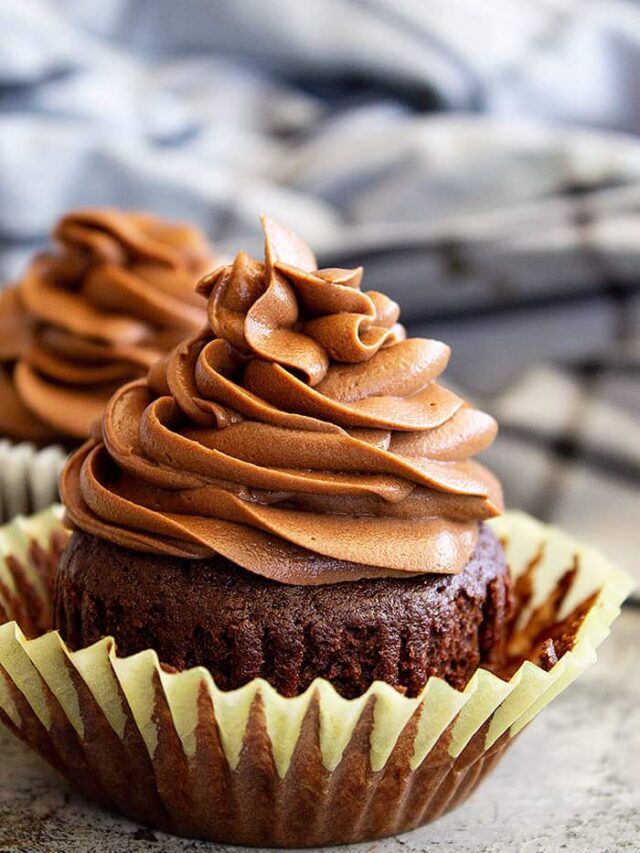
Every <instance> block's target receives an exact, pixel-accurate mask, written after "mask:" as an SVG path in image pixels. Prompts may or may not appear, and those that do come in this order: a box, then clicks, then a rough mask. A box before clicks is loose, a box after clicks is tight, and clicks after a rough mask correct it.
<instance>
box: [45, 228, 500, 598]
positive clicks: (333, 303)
mask: <svg viewBox="0 0 640 853" xmlns="http://www.w3.org/2000/svg"><path fill="white" fill-rule="evenodd" d="M263 225H264V232H265V243H266V250H265V261H264V263H258V262H257V261H254V260H251V259H250V258H248V257H247V256H246V255H245V254H243V253H240V254H239V255H238V256H237V257H236V259H235V261H234V262H233V264H231V265H229V266H224V267H221V268H220V269H217V270H216V271H215V272H213V273H212V274H211V275H209V276H208V277H206V278H204V279H203V280H202V281H201V282H200V285H199V287H198V289H199V291H200V292H201V293H203V294H205V295H207V296H208V299H209V302H208V317H209V328H207V329H205V330H204V331H203V332H201V333H200V334H198V335H195V336H193V337H191V338H190V339H188V340H187V341H185V342H184V343H183V344H181V345H179V346H178V347H177V348H176V349H175V350H174V351H173V352H172V353H171V355H170V356H169V357H168V358H165V359H164V360H163V361H162V362H160V363H158V364H156V365H155V366H154V367H153V368H152V369H151V371H150V372H149V375H148V379H147V381H137V382H133V383H129V384H128V385H126V386H124V387H123V388H121V389H120V390H119V391H117V392H116V394H115V395H114V396H113V397H112V399H111V401H110V402H109V405H108V407H107V409H106V411H105V415H104V418H103V429H102V440H101V441H97V440H96V441H90V442H88V443H87V444H85V445H84V446H83V447H82V448H81V449H80V450H79V451H77V453H76V454H75V455H74V456H73V457H72V458H71V460H70V461H69V463H68V465H67V468H66V469H65V472H64V474H63V477H62V484H61V487H62V492H63V497H64V500H65V503H66V506H67V509H68V513H69V516H70V518H71V519H72V521H73V522H74V523H75V524H77V525H78V526H79V527H81V528H83V529H84V530H86V531H88V532H90V533H94V534H95V535H97V536H100V537H103V538H107V539H110V540H112V541H115V542H117V543H119V544H121V545H123V546H126V547H129V548H133V549H137V550H142V551H150V552H155V553H158V554H173V555H179V556H183V557H203V558H204V557H208V556H211V555H214V554H221V555H223V556H225V557H227V558H229V559H230V560H232V561H234V562H235V563H237V564H239V565H240V566H243V567H244V568H245V569H248V570H249V571H252V572H254V573H257V574H260V575H264V576H265V577H268V578H272V579H274V580H277V581H281V582H285V583H296V584H319V583H328V582H338V581H346V580H354V579H357V578H362V577H379V576H389V575H402V574H409V575H410V574H415V573H425V572H443V573H455V572H457V571H459V570H460V569H461V568H462V567H463V566H464V565H465V563H466V562H467V561H468V559H469V557H470V555H471V553H472V551H473V548H474V546H475V543H476V540H477V536H478V529H479V524H478V522H479V521H480V520H482V519H485V518H488V517H490V516H492V515H495V514H497V513H498V512H500V510H501V505H502V497H501V490H500V486H499V484H498V482H497V481H496V480H495V478H494V477H493V476H492V475H491V474H490V473H489V472H488V471H487V470H486V469H485V468H484V467H482V466H481V465H480V464H479V463H477V462H475V461H474V460H472V459H471V458H470V457H471V456H473V455H474V454H476V453H478V452H480V451H481V450H483V449H484V448H485V447H487V445H488V444H490V443H491V441H492V440H493V438H494V436H495V433H496V424H495V422H494V421H493V419H492V418H490V417H489V416H488V415H486V414H484V413H482V412H480V411H477V410H475V409H473V408H472V407H470V406H469V405H467V404H466V403H465V402H464V401H463V400H462V399H461V398H460V397H458V396H457V395H456V394H454V393H452V392H451V391H449V390H447V389H446V388H443V387H442V386H441V385H439V384H438V383H437V381H436V380H437V378H438V376H439V375H440V374H441V373H442V371H443V370H444V369H445V367H446V364H447V361H448V358H449V348H448V347H447V346H446V345H445V344H442V343H440V342H438V341H434V340H422V339H409V340H407V339H406V338H405V332H404V329H403V327H402V326H401V325H399V323H398V317H399V309H398V306H397V305H396V304H395V303H394V302H393V301H392V300H391V299H389V298H387V297H386V296H384V295H383V294H381V293H375V292H368V293H365V292H363V291H362V290H361V288H360V285H361V280H362V270H361V269H356V270H338V269H323V270H318V269H317V263H316V260H315V258H314V256H313V254H312V252H311V251H310V250H309V249H308V248H307V247H306V246H305V245H304V244H303V243H302V242H301V241H300V240H299V239H298V238H296V237H295V236H293V235H292V234H290V233H288V232H287V231H285V230H284V229H283V228H281V227H279V226H278V225H276V224H275V223H274V222H271V221H270V220H268V219H265V220H264V222H263Z"/></svg>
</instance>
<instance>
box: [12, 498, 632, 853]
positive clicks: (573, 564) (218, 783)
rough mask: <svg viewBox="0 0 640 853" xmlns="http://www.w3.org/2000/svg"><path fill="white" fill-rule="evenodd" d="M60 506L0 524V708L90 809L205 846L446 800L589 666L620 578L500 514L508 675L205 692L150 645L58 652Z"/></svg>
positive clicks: (365, 828) (345, 834)
mask: <svg viewBox="0 0 640 853" xmlns="http://www.w3.org/2000/svg"><path fill="white" fill-rule="evenodd" d="M60 517H61V516H60V510H59V509H57V508H54V509H50V510H48V511H45V512H44V513H41V514H40V515H38V516H34V517H32V518H28V519H27V518H19V519H15V520H14V521H13V522H12V523H11V524H9V525H7V526H5V527H4V528H1V529H0V553H1V554H2V558H1V559H0V622H2V621H4V624H2V625H1V626H0V718H2V720H3V722H5V724H6V725H8V726H9V727H10V728H11V729H12V730H13V731H14V732H15V733H16V734H18V735H19V736H20V737H21V738H22V739H23V740H24V741H25V742H26V743H28V744H29V745H30V746H32V747H33V748H34V749H36V750H37V751H38V752H40V754H42V755H43V756H44V757H45V758H46V759H47V760H48V761H49V762H50V763H51V764H53V765H54V766H55V767H56V768H57V769H58V770H59V771H60V772H61V773H63V774H64V775H65V776H66V777H67V778H68V779H69V780H70V781H71V782H72V783H73V784H74V785H76V786H77V787H79V788H80V789H81V790H82V791H84V793H85V794H87V795H88V796H90V797H92V798H93V799H95V800H97V801H98V802H100V803H102V804H104V805H106V806H108V807H111V808H115V809H118V810H120V811H121V812H123V813H125V814H126V815H128V816H129V817H132V818H134V819H136V820H138V821H141V822H143V823H148V824H151V825H153V826H155V827H158V828H160V829H164V830H168V831H171V832H174V833H178V834H181V835H187V836H194V837H201V838H207V839H210V840H215V841H223V842H232V843H240V844H249V845H256V846H284V847H303V846H316V845H325V844H334V843H344V842H353V841H363V840H368V839H373V838H378V837H381V836H385V835H390V834H394V833H397V832H401V831H404V830H407V829H410V828H413V827H416V826H419V825H421V824H423V823H426V822H427V821H430V820H433V819H435V818H436V817H438V816H439V815H441V814H443V813H444V812H445V811H448V810H449V809H451V808H453V807H454V806H455V805H457V804H458V803H460V802H462V801H463V800H464V799H465V798H466V797H467V796H468V795H469V794H470V793H471V792H472V791H473V790H474V789H475V787H476V786H477V785H478V784H479V782H480V781H481V780H482V779H483V778H484V776H486V774H487V773H488V772H489V771H490V770H491V768H492V767H493V766H494V765H495V763H496V762H497V761H498V759H499V758H500V756H501V755H502V753H503V752H504V750H505V749H506V748H507V747H508V746H509V744H510V743H511V742H512V740H513V738H514V737H515V736H516V735H517V734H518V733H519V732H520V731H521V730H522V728H523V727H524V726H525V725H526V724H527V723H528V722H529V721H530V720H531V719H532V718H533V717H534V716H535V715H536V714H537V713H539V711H540V710H541V709H542V708H543V707H544V706H545V705H546V704H547V703H548V702H549V701H551V699H553V698H554V696H556V695H557V694H558V693H559V692H560V691H562V690H563V689H564V688H565V687H567V686H568V684H570V683H571V681H573V680H574V679H575V678H576V677H577V676H578V675H579V674H580V673H581V672H582V671H583V670H584V669H585V668H586V667H587V666H589V665H590V664H591V663H593V662H594V661H595V659H596V654H595V649H596V647H597V645H598V644H599V643H600V642H601V641H602V640H603V639H604V637H605V636H606V635H607V634H608V632H609V626H610V624H611V622H612V621H613V620H614V619H615V617H616V615H617V614H618V612H619V608H620V604H621V603H622V601H623V600H624V598H625V597H626V595H627V594H628V593H629V591H630V588H631V583H630V581H629V579H628V578H626V576H624V575H623V574H622V573H620V572H618V571H617V570H616V569H614V568H613V567H612V566H610V564H609V563H608V562H607V561H606V560H605V559H604V558H602V557H601V556H600V555H599V554H597V553H596V552H595V551H593V550H591V549H589V548H585V547H582V546H581V545H579V544H578V543H577V542H575V541H574V540H572V539H571V538H570V537H568V536H566V535H565V534H563V533H561V532H559V531H558V530H555V529H554V528H550V527H547V526H545V525H543V524H540V523H539V522H537V521H535V520H533V519H531V518H529V517H528V516H526V515H524V514H521V513H508V514H507V515H505V516H503V517H502V518H500V519H497V520H496V521H494V522H492V526H493V528H494V530H495V531H496V532H497V534H498V535H499V536H500V538H501V539H502V540H503V542H504V544H505V548H506V553H507V558H508V561H509V564H510V567H511V571H512V573H513V576H514V587H515V595H516V604H517V609H516V610H517V618H516V619H515V620H514V623H513V625H512V628H511V647H512V650H513V652H514V654H515V655H517V656H519V657H517V658H516V661H515V663H514V665H513V667H512V669H513V672H512V674H511V675H510V677H504V678H502V677H498V676H497V675H495V674H493V673H491V672H488V671H486V670H483V669H479V670H478V671H477V672H476V673H475V675H474V676H473V678H472V679H471V681H470V682H469V684H468V685H467V687H466V689H465V690H464V691H457V690H454V689H453V688H452V687H450V686H449V685H448V684H447V683H446V682H444V681H443V680H441V679H438V678H431V679H430V680H429V682H428V683H427V685H426V687H425V688H424V690H423V691H422V693H421V694H420V695H419V696H418V697H416V698H407V697H405V696H403V695H401V694H400V693H399V692H397V691H396V690H394V689H393V688H392V687H390V686H388V685H386V684H383V683H381V682H376V683H375V684H374V685H372V687H371V688H370V689H369V690H368V691H367V693H366V694H364V695H363V696H361V697H359V698H357V699H351V700H347V699H343V698H342V697H341V696H339V695H338V694H337V693H336V692H335V690H334V689H333V687H332V686H331V685H330V684H329V683H328V682H326V681H323V680H321V679H319V680H317V681H315V682H314V683H313V684H312V685H311V686H310V687H309V689H308V690H307V691H306V692H305V693H304V694H303V695H301V696H298V697H295V698H285V697H282V696H280V695H279V694H278V693H277V692H276V691H275V690H274V689H273V688H272V687H271V686H270V685H269V684H268V683H267V682H265V681H263V680H261V679H256V680H254V681H252V682H251V683H249V684H247V685H246V686H244V687H242V688H240V689H238V690H232V691H229V692H223V691H221V690H219V689H218V688H217V687H216V686H215V684H214V683H213V680H212V678H211V676H210V674H209V673H208V672H207V671H206V670H204V669H203V668H200V667H198V668H195V669H191V670H187V671H184V672H179V673H177V672H174V671H169V670H167V669H166V668H163V667H162V665H161V664H160V662H159V661H158V658H157V656H156V654H155V653H154V652H153V651H151V650H148V651H144V652H141V653H139V654H137V655H133V656H132V657H128V658H118V657H117V655H116V647H115V643H114V641H113V640H112V639H110V638H106V639H103V640H101V641H100V642H98V643H96V644H95V645H93V646H90V647H88V648H85V649H82V650H79V651H76V652H72V651H70V650H69V648H68V647H67V646H66V645H65V643H64V642H63V641H62V640H61V638H60V637H59V635H58V634H57V633H56V632H52V631H49V632H47V633H44V631H46V627H47V625H46V618H47V614H50V611H51V602H50V594H51V584H50V578H51V566H52V565H55V560H56V559H57V555H58V554H59V552H60V549H61V547H62V546H63V544H64V538H65V536H66V534H65V532H64V530H63V528H62V526H61V522H60ZM9 620H12V621H9ZM549 637H552V638H555V639H554V642H555V646H554V647H553V649H555V650H556V651H557V650H560V651H561V652H562V653H561V654H560V655H559V656H558V657H559V660H557V662H554V658H553V657H549V655H550V654H551V651H550V650H549ZM541 638H542V640H541ZM545 639H546V643H545ZM545 655H546V657H545ZM526 657H530V658H532V659H531V660H523V658H526ZM536 660H537V661H539V662H542V663H545V661H546V663H545V665H544V666H542V665H539V664H538V663H536V662H534V661H536ZM518 661H519V663H518Z"/></svg>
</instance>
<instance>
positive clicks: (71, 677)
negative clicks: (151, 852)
mask: <svg viewBox="0 0 640 853" xmlns="http://www.w3.org/2000/svg"><path fill="white" fill-rule="evenodd" d="M265 235H266V259H265V262H264V263H256V262H254V261H250V260H249V259H248V258H247V257H246V256H245V255H242V254H241V255H239V256H238V258H236V260H235V262H234V263H233V264H232V265H231V266H229V267H223V268H222V269H219V270H217V271H216V272H215V273H214V274H213V275H211V276H209V277H208V278H206V279H204V280H203V281H202V283H201V285H200V290H201V292H203V293H205V294H206V295H207V296H208V297H209V328H208V329H207V330H205V331H204V332H202V333H200V334H197V335H195V336H193V337H191V338H190V339H189V340H187V341H186V342H185V343H183V344H180V345H178V347H177V348H176V349H175V350H174V351H173V352H172V353H171V354H170V356H169V357H166V358H164V359H163V360H161V361H160V362H158V363H156V364H155V365H154V366H153V367H152V368H151V370H150V371H149V374H148V377H147V379H146V380H145V379H139V380H136V381H134V382H131V383H129V384H128V385H126V386H124V387H123V388H121V389H120V390H118V391H117V392H116V393H115V395H114V396H113V397H112V398H111V400H110V402H109V404H108V406H107V408H106V410H105V414H104V417H103V425H102V437H101V438H98V437H97V436H95V437H93V438H91V439H90V440H89V441H88V442H87V443H86V444H84V445H83V446H82V447H81V448H80V449H79V450H77V451H76V453H75V454H74V456H73V457H72V458H71V459H70V460H69V462H68V464H67V466H66V468H65V472H64V476H63V478H62V492H63V496H64V499H65V503H66V507H67V516H68V518H67V521H68V520H69V519H70V520H71V521H72V522H73V524H74V526H75V529H74V530H73V532H71V531H70V530H69V529H68V527H67V525H65V524H63V523H62V522H61V520H60V516H59V509H58V508H52V509H51V510H49V511H47V512H44V513H42V514H41V515H38V516H35V517H32V518H28V519H19V520H15V521H14V522H13V523H11V524H9V525H6V526H5V527H0V721H2V722H3V723H4V724H5V725H7V726H8V727H9V728H10V729H11V730H12V731H13V732H14V733H15V734H16V735H18V736H19V737H21V738H22V739H23V740H24V741H25V742H26V743H28V744H29V745H30V746H31V747H33V748H34V749H36V750H37V751H38V752H39V753H40V754H41V755H42V756H44V757H45V758H46V759H47V761H49V762H50V763H51V764H52V765H53V766H54V767H56V768H57V769H58V770H60V771H61V772H62V773H63V774H65V776H66V777H67V778H68V779H69V780H70V782H72V783H73V784H74V785H75V786H76V787H78V788H79V789H80V790H82V791H83V792H84V794H85V795H87V796H90V797H92V798H93V799H95V800H97V801H98V802H100V803H102V804H104V805H106V806H107V807H109V808H112V809H118V810H120V811H122V812H123V813H124V814H126V815H128V816H130V817H132V818H134V819H136V820H139V821H141V822H143V823H148V824H150V825H152V826H154V827H158V828H161V829H165V830H169V831H171V832H175V833H178V834H181V835H185V836H194V837H200V838H206V839H210V840H213V841H224V842H230V843H234V844H250V845H255V846H259V847H272V846H283V847H305V846H320V845H326V844H337V843H345V842H356V841H365V840H370V839H374V838H379V837H381V836H384V835H390V834H393V833H397V832H401V831H404V830H407V829H410V828H412V827H416V826H419V825H421V824H423V823H426V822H428V821H430V820H434V819H435V818H437V817H439V816H440V815H441V814H443V813H444V812H445V811H447V810H449V809H451V808H453V807H454V806H456V805H457V804H459V803H461V802H462V801H463V800H464V799H465V798H466V797H467V796H468V795H469V794H470V793H471V792H472V791H473V790H474V789H475V787H476V786H477V785H478V783H479V782H480V781H481V780H482V779H483V778H484V776H486V775H487V773H488V772H489V771H490V770H491V768H492V767H493V766H494V765H495V763H496V761H497V760H498V759H499V758H500V756H501V755H502V754H503V753H504V751H505V750H506V749H507V747H508V746H509V744H510V743H512V742H513V739H514V738H515V736H516V735H517V734H518V733H519V732H521V731H522V729H523V728H524V727H525V726H526V725H527V723H528V722H529V721H530V720H531V719H533V718H534V717H535V716H536V714H537V713H539V711H540V710H541V709H542V708H543V707H544V706H545V705H546V704H547V702H549V701H550V700H551V699H552V698H553V697H555V696H556V695H557V694H558V693H559V692H560V691H561V690H563V689H564V688H565V687H567V686H568V685H569V684H570V683H571V682H572V681H573V680H574V679H575V678H576V677H577V676H578V675H579V674H580V673H581V672H582V671H583V670H584V669H585V668H586V667H587V666H589V664H591V663H593V662H594V660H595V657H596V655H595V649H596V647H597V646H598V644H599V643H600V642H601V641H602V640H603V638H604V637H605V636H606V635H607V633H608V630H609V626H610V624H611V622H612V621H613V620H614V619H615V617H616V615H617V613H618V612H619V608H620V604H621V602H622V601H623V599H624V597H625V596H626V595H627V594H628V592H629V590H630V587H631V584H630V582H629V579H628V578H626V577H625V576H624V575H622V573H620V572H618V571H617V570H616V569H615V568H613V567H612V566H611V565H610V564H608V563H607V561H606V560H604V559H603V558H602V557H601V556H600V555H599V554H597V553H595V552H594V551H592V550H591V549H589V548H588V547H585V546H583V545H580V544H579V543H577V542H575V541H574V540H572V539H571V538H570V537H568V536H566V535H565V534H563V533H561V532H560V531H558V530H555V529H553V528H549V527H547V526H546V525H543V524H540V523H539V522H536V521H535V520H534V519H532V518H530V517H528V516H525V515H524V514H522V513H517V512H515V513H514V512H509V513H505V514H500V510H501V495H500V487H499V485H498V484H497V483H496V481H495V479H494V478H493V477H492V476H491V474H490V473H489V472H488V471H486V470H485V469H484V468H483V467H482V466H481V465H479V464H478V463H477V462H475V461H473V459H472V458H471V457H473V456H474V455H475V454H476V453H478V452H480V451H481V450H482V449H483V448H484V447H486V446H487V444H489V443H490V442H491V440H492V439H493V437H494V435H495V430H496V426H495V424H494V422H493V421H492V420H491V418H489V417H488V416H487V415H484V414H482V413H481V412H478V411H476V410H475V409H473V408H471V407H470V406H469V405H467V404H465V403H464V402H463V401H462V400H461V399H460V398H459V397H458V396H456V395H455V394H453V393H451V392H450V391H447V390H445V389H444V388H443V387H441V386H440V385H439V384H438V382H437V379H438V376H439V375H440V374H441V372H442V371H443V370H444V368H445V365H446V362H447V358H448V355H449V351H448V349H447V347H445V346H444V345H443V344H440V343H438V342H436V341H428V340H406V339H405V335H404V331H403V329H402V327H401V326H399V325H398V309H397V306H395V305H394V304H393V303H392V302H391V301H390V300H388V299H387V298H386V297H384V296H382V295H381V294H377V293H365V292H363V291H362V290H361V288H360V282H361V271H360V270H355V271H348V270H318V269H317V268H316V267H317V264H316V262H315V259H314V257H313V255H312V254H311V252H310V251H309V250H308V249H307V248H306V247H305V246H304V245H303V244H302V243H300V241H299V240H297V239H296V238H295V237H293V236H292V235H290V234H288V233H287V232H285V231H283V230H282V229H281V228H279V227H278V226H276V225H275V224H274V223H272V222H269V221H266V222H265ZM60 554H62V556H61V558H60ZM56 566H57V570H56ZM54 599H55V600H54ZM51 627H57V628H58V630H57V631H56V630H49V629H50V628H51ZM559 736H560V735H559ZM534 785H535V780H532V786H534Z"/></svg>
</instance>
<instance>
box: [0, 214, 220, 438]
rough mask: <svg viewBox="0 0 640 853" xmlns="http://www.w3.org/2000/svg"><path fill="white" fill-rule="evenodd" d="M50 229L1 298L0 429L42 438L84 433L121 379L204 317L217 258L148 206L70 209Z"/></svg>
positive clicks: (138, 372)
mask: <svg viewBox="0 0 640 853" xmlns="http://www.w3.org/2000/svg"><path fill="white" fill-rule="evenodd" d="M54 237H55V239H56V240H57V241H58V243H59V250H57V251H51V252H47V253H44V254H41V255H39V256H38V257H36V258H35V259H34V260H33V261H32V263H31V264H30V265H29V267H28V269H27V271H26V272H25V274H24V275H23V277H22V279H21V280H20V281H19V282H18V283H17V284H16V285H15V286H13V287H11V288H9V289H8V290H7V291H5V292H4V293H3V294H2V297H1V300H2V306H1V307H2V316H1V318H0V338H2V339H3V343H2V344H0V409H2V411H3V413H4V414H2V415H0V432H2V433H3V434H4V435H8V436H9V437H10V438H15V439H28V440H31V441H35V442H36V443H38V444H46V443H50V442H52V441H55V440H62V441H65V442H66V443H74V442H75V443H78V440H84V439H86V438H87V437H88V436H89V433H90V428H91V424H92V423H93V422H94V421H95V419H96V418H99V417H100V415H101V414H102V411H103V409H104V406H105V404H106V402H107V400H108V399H109V397H110V396H111V394H112V393H113V391H114V390H115V389H116V388H117V387H118V386H119V385H121V384H122V383H123V382H127V381H130V380H131V379H134V378H136V377H141V376H144V375H145V373H146V372H147V370H148V368H149V366H150V365H151V364H153V363H154V361H156V360H157V359H158V358H159V357H161V356H162V355H163V354H164V353H166V352H168V351H169V350H170V349H171V348H172V347H173V346H175V345H176V344H177V343H178V342H179V341H180V340H182V339H183V338H184V337H185V336H186V335H188V334H190V333H193V332H194V331H196V330H197V329H199V328H201V327H202V325H203V323H204V322H205V320H206V315H205V305H204V301H203V300H202V297H200V296H198V295H197V294H196V293H195V292H194V286H195V283H196V282H197V281H198V279H199V278H200V277H201V276H202V275H203V273H204V272H205V271H206V270H207V269H210V267H211V262H212V260H211V258H212V256H211V252H210V250H209V247H208V245H207V243H206V241H205V239H204V237H203V236H202V235H201V234H200V233H199V232H198V231H196V230H194V229H192V228H189V227H187V226H182V225H178V224H173V223H169V222H165V221H163V220H160V219H157V218H155V217H152V216H149V215H146V214H142V213H132V212H125V211H118V210H109V209H102V210H90V211H80V212H77V213H71V214H69V215H68V216H65V217H64V218H63V219H62V220H61V221H60V222H59V223H58V225H57V227H56V229H55V231H54ZM5 421H6V423H5Z"/></svg>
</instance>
